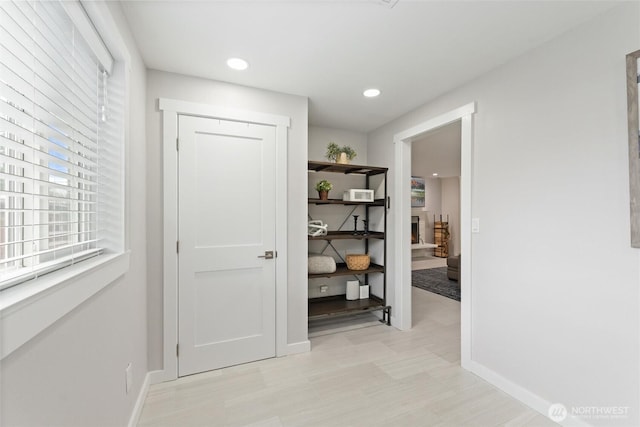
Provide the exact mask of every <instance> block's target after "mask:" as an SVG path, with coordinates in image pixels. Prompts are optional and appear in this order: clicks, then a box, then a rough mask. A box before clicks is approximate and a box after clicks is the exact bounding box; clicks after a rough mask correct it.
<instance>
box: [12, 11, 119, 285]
mask: <svg viewBox="0 0 640 427" xmlns="http://www.w3.org/2000/svg"><path fill="white" fill-rule="evenodd" d="M87 22H89V25H87ZM79 23H80V24H79ZM92 31H93V33H92ZM96 40H97V41H98V42H96ZM99 41H100V38H99V37H96V33H95V30H93V27H92V26H91V24H90V21H88V18H87V17H86V15H85V14H84V11H83V9H82V6H81V5H80V4H79V3H74V2H57V1H56V2H51V1H42V2H25V1H13V2H10V1H4V2H0V289H3V288H6V287H9V286H12V285H16V284H19V283H23V282H25V281H27V280H30V279H34V278H37V277H40V276H41V275H43V274H46V273H49V272H51V271H54V270H58V269H60V268H63V267H66V266H69V265H72V264H75V263H78V262H80V261H83V260H86V259H88V258H91V257H94V256H97V255H100V254H101V253H118V252H122V250H123V240H124V239H123V236H124V230H123V217H122V214H121V211H122V183H123V179H122V172H123V170H122V164H123V162H122V155H123V147H122V145H123V143H122V138H121V137H120V135H121V132H119V129H120V127H121V124H122V120H121V112H119V111H118V108H117V107H118V106H119V102H114V104H115V105H116V108H115V109H114V108H112V106H111V105H110V99H109V96H108V95H109V92H110V91H112V90H113V89H114V87H112V86H113V84H112V83H113V82H111V81H110V80H111V79H110V77H109V76H110V74H112V69H111V68H112V65H111V63H110V62H109V61H111V58H110V55H109V54H108V51H106V49H105V48H104V46H101V45H100V42H99ZM104 52H107V54H106V55H105V53H104ZM105 58H107V60H105ZM115 89H116V90H117V89H118V87H117V85H116V86H115Z"/></svg>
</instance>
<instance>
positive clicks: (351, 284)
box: [347, 280, 360, 301]
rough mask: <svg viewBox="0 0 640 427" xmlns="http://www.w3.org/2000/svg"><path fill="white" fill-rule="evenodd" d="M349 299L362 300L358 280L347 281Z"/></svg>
mask: <svg viewBox="0 0 640 427" xmlns="http://www.w3.org/2000/svg"><path fill="white" fill-rule="evenodd" d="M347 299H348V300H349V301H352V300H356V299H360V282H359V281H358V280H347Z"/></svg>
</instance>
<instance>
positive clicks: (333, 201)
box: [309, 199, 384, 206]
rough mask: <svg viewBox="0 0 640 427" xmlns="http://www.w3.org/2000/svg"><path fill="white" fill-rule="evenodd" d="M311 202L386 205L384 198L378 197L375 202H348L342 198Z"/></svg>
mask: <svg viewBox="0 0 640 427" xmlns="http://www.w3.org/2000/svg"><path fill="white" fill-rule="evenodd" d="M309 204H314V205H369V206H384V199H376V200H374V201H373V202H347V201H345V200H342V199H329V200H320V199H309Z"/></svg>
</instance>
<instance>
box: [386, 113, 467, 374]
mask: <svg viewBox="0 0 640 427" xmlns="http://www.w3.org/2000/svg"><path fill="white" fill-rule="evenodd" d="M475 111H476V106H475V103H469V104H466V105H463V106H461V107H459V108H456V109H454V110H451V111H449V112H446V113H443V114H441V115H439V116H434V117H432V118H430V119H428V120H426V121H424V122H422V123H419V124H417V125H415V126H413V127H411V128H408V129H406V130H404V131H402V132H400V133H397V134H395V135H394V166H395V173H394V178H395V179H394V194H395V195H396V197H397V198H398V200H401V201H403V202H402V203H400V204H399V205H398V209H397V215H398V216H397V219H395V220H394V221H393V225H394V231H395V236H396V237H395V238H394V245H395V248H396V251H395V253H394V260H393V265H394V270H395V271H394V282H395V303H394V304H395V305H394V306H395V309H396V310H395V312H396V318H395V322H394V325H395V326H397V327H398V328H399V329H402V330H408V329H411V327H412V312H413V310H412V289H413V287H412V286H411V205H410V204H409V203H408V201H409V200H410V199H411V187H410V185H409V184H410V182H411V157H412V156H411V153H412V145H413V142H414V141H417V140H419V139H420V138H421V137H422V136H424V135H425V134H427V133H428V132H430V131H433V130H436V129H439V128H442V127H443V126H446V125H449V124H451V123H454V122H460V123H461V138H460V145H461V151H460V153H461V154H460V165H461V166H460V265H459V280H460V293H461V302H460V353H459V354H460V364H461V365H462V367H464V368H466V369H469V367H470V366H469V365H470V363H471V351H470V350H471V307H472V297H473V296H472V292H471V181H472V180H471V178H472V170H471V166H472V162H471V158H472V147H473V144H472V124H473V115H474V113H475ZM393 320H394V319H392V321H393Z"/></svg>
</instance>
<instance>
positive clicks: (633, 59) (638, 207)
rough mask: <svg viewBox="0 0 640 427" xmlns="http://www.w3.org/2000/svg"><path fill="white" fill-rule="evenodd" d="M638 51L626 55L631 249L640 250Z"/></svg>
mask: <svg viewBox="0 0 640 427" xmlns="http://www.w3.org/2000/svg"><path fill="white" fill-rule="evenodd" d="M639 105H640V50H637V51H635V52H632V53H630V54H628V55H627V116H628V121H629V192H630V198H629V199H630V211H631V212H630V215H631V247H634V248H640V109H639V108H638V106H639Z"/></svg>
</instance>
